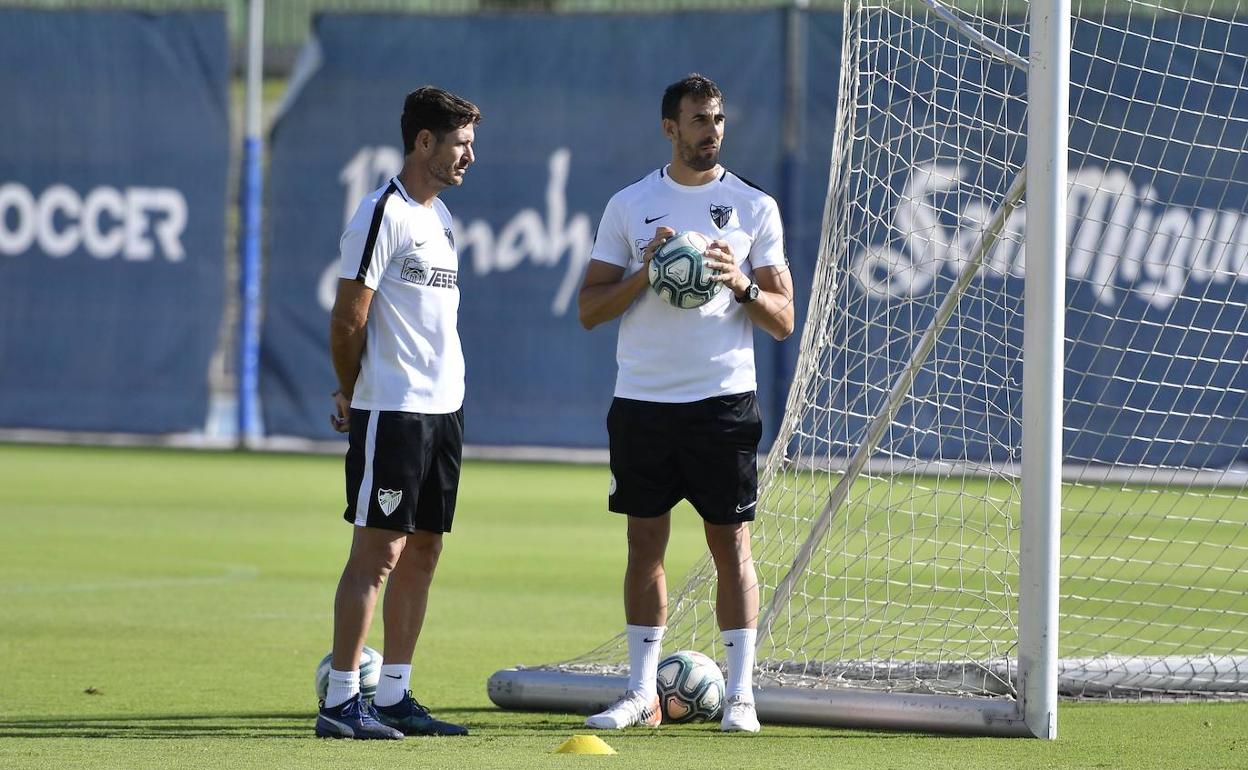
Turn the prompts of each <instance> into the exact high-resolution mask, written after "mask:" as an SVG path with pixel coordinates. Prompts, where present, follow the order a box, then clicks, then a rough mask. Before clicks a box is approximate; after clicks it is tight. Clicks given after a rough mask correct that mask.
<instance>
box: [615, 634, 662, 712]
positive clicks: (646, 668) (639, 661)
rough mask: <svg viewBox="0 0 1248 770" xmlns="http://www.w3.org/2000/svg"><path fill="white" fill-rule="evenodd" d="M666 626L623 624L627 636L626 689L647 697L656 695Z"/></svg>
mask: <svg viewBox="0 0 1248 770" xmlns="http://www.w3.org/2000/svg"><path fill="white" fill-rule="evenodd" d="M666 630H667V627H666V626H624V631H625V633H626V634H627V636H628V689H630V690H632V691H633V692H637V693H641V694H642V695H643V696H645V697H647V698H654V697H656V696H657V695H658V688H657V686H656V682H655V680H656V678H657V675H658V671H659V657H660V655H661V654H662V650H663V645H662V644H661V642H662V641H663V632H664V631H666Z"/></svg>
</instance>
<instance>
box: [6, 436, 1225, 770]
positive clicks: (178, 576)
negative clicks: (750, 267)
mask: <svg viewBox="0 0 1248 770" xmlns="http://www.w3.org/2000/svg"><path fill="white" fill-rule="evenodd" d="M341 487H342V474H341V461H340V460H339V459H337V458H330V457H314V456H282V455H256V454H219V453H193V452H172V451H169V452H161V451H140V450H119V449H88V448H47V447H30V446H0V661H3V666H2V667H0V767H3V768H27V767H30V768H34V767H39V768H44V767H53V766H56V767H92V768H146V767H152V768H174V767H212V768H244V767H245V768H257V767H258V768H269V767H272V768H288V767H300V768H302V767H309V768H312V767H316V768H320V767H323V768H355V767H360V768H364V767H369V768H376V767H391V766H410V767H435V768H436V767H455V768H463V769H465V770H466V769H468V768H529V767H540V768H546V767H560V768H562V767H588V766H599V765H608V766H611V767H618V768H643V767H644V768H653V767H663V766H672V767H719V768H731V767H785V768H793V769H796V768H924V769H925V770H931V769H932V768H960V769H964V768H977V767H990V768H1001V767H1009V768H1013V767H1018V768H1046V767H1080V768H1084V767H1121V768H1233V767H1236V768H1245V767H1248V704H1245V703H1235V704H1122V705H1119V704H1104V703H1063V704H1062V707H1061V711H1060V715H1059V735H1060V738H1059V739H1058V740H1057V741H1054V742H1043V741H1030V740H1019V739H990V738H956V737H945V736H927V735H912V734H901V733H869V732H862V731H850V730H834V729H815V728H796V727H777V726H771V725H769V726H766V727H765V730H764V733H763V734H761V735H758V736H740V735H732V736H728V735H721V734H719V733H718V731H717V730H716V726H715V725H697V726H689V727H674V726H667V727H663V728H661V729H659V730H656V731H642V732H632V733H627V734H624V735H604V736H602V737H604V738H605V739H606V740H607V741H608V742H609V743H610V744H611V745H612V746H614V747H615V748H616V749H617V750H618V751H619V754H618V755H616V756H611V757H595V756H570V755H557V754H553V753H552V751H553V749H554V748H555V747H556V746H558V745H559V744H560V743H561V742H562V741H563V740H565V739H566V738H568V737H570V736H572V735H574V734H581V733H583V732H585V731H584V730H583V729H582V727H581V726H580V719H579V718H578V717H576V716H573V715H567V714H542V713H515V712H503V711H499V710H497V709H495V708H494V707H493V705H492V704H491V703H490V701H489V699H488V697H487V696H486V692H485V681H486V678H487V677H488V676H489V675H490V674H491V673H492V672H493V671H495V670H497V669H499V668H503V667H507V666H511V665H514V664H517V663H526V664H534V663H542V662H550V661H553V660H558V659H564V658H568V657H572V656H574V655H577V654H580V653H582V652H585V651H587V650H588V649H590V648H591V647H592V646H595V645H597V644H598V643H600V642H602V641H605V640H606V639H607V638H609V637H610V636H611V635H613V634H614V633H616V632H617V630H618V629H619V627H620V624H621V622H622V621H621V610H620V607H619V584H620V573H621V569H622V563H623V555H624V551H623V549H624V543H623V537H622V535H623V522H622V521H621V520H620V519H619V518H618V517H615V516H611V515H608V514H606V513H605V512H604V504H605V490H606V472H605V470H604V469H603V468H599V467H570V466H549V465H518V464H517V465H502V464H487V463H469V464H467V465H466V467H465V469H464V477H463V488H462V491H461V502H460V510H459V514H458V517H457V522H456V527H455V532H454V533H453V534H452V535H451V536H449V537H448V539H447V546H446V550H445V553H444V556H443V561H442V566H441V567H440V569H439V574H438V578H437V581H436V582H435V586H434V593H433V597H432V601H431V607H430V614H429V618H428V621H427V623H426V629H425V634H424V636H423V638H422V639H421V642H420V645H419V647H418V649H417V660H416V664H415V666H414V673H413V683H414V687H415V689H416V692H417V696H418V697H419V698H420V699H421V700H422V701H424V702H426V703H428V704H430V705H431V706H433V707H434V709H435V713H438V714H441V715H444V716H446V717H448V718H453V719H455V720H457V721H463V722H465V723H467V724H469V725H470V726H471V728H472V731H473V732H472V735H471V736H469V737H467V738H463V739H445V738H443V739H438V738H409V739H407V740H406V741H403V742H401V743H388V744H386V745H370V744H354V743H351V742H345V741H321V740H317V739H315V738H313V737H312V724H313V715H314V710H315V705H316V704H315V700H314V696H313V692H312V673H313V669H314V667H315V665H316V662H317V660H319V658H320V657H321V655H323V654H324V652H325V651H327V650H328V648H329V640H330V623H331V613H330V608H331V599H332V594H333V590H334V586H335V585H336V582H337V577H338V572H339V570H340V569H341V567H342V561H343V558H344V557H345V554H346V547H347V542H348V538H349V527H348V525H347V524H346V523H345V522H343V521H342V520H341V518H340V511H341V507H342V502H341V500H342V489H341ZM674 525H675V526H674V532H673V538H672V544H671V555H670V559H669V565H668V566H669V571H670V572H671V573H672V579H671V583H672V585H673V587H674V586H676V585H679V575H681V574H683V572H684V571H685V570H686V569H687V568H688V567H689V566H690V565H691V564H692V563H693V562H694V560H695V559H696V558H697V557H698V556H699V555H700V550H701V548H702V545H701V540H700V538H701V528H700V525H699V523H698V521H697V518H696V516H695V515H694V514H693V513H692V512H690V511H685V512H684V515H680V516H678V517H676V521H675V523H674ZM379 630H380V629H379V628H377V629H374V631H375V633H374V640H375V641H376V642H377V644H378V646H379V643H380V634H378V633H376V631H379Z"/></svg>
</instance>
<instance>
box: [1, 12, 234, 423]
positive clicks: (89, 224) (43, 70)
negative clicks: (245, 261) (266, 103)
mask: <svg viewBox="0 0 1248 770" xmlns="http://www.w3.org/2000/svg"><path fill="white" fill-rule="evenodd" d="M226 52H227V47H226V30H225V17H224V14H222V13H219V12H215V13H209V12H203V13H173V14H151V13H138V12H133V13H130V12H89V11H54V12H42V11H22V10H0V112H2V113H3V115H4V119H3V120H0V426H2V427H18V428H43V429H59V430H84V431H113V432H126V433H169V432H179V431H187V430H195V429H200V428H202V427H203V424H204V420H205V415H206V412H207V405H208V362H209V358H210V357H211V355H212V353H213V350H214V349H215V348H216V345H217V341H218V337H219V334H220V323H221V314H222V313H221V309H222V298H223V295H222V291H223V284H224V272H225V269H224V260H223V257H224V248H225V203H226V190H225V185H226V173H227V169H228V166H229V163H228V161H229V150H228V141H229V125H228V121H227V98H226V82H227V81H226V78H227V69H226Z"/></svg>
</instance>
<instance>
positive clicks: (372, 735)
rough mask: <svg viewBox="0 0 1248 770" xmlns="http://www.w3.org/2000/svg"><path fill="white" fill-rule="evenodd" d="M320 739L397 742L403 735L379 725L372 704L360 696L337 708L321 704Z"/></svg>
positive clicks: (319, 714) (317, 729) (319, 719)
mask: <svg viewBox="0 0 1248 770" xmlns="http://www.w3.org/2000/svg"><path fill="white" fill-rule="evenodd" d="M316 736H317V737H318V738H354V739H356V740H359V741H366V740H378V739H380V740H390V741H397V740H402V738H403V733H401V732H399V731H398V730H395V729H394V728H393V727H387V726H386V725H384V724H382V723H381V722H379V721H378V720H377V711H376V709H374V708H373V706H372V704H371V703H365V702H364V697H363V696H361V695H359V694H356V696H355V697H354V698H351V699H349V700H347V701H346V702H344V703H341V704H339V705H337V706H326V705H325V701H321V710H320V713H318V714H317V716H316Z"/></svg>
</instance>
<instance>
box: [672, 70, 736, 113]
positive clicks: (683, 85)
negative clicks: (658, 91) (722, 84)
mask: <svg viewBox="0 0 1248 770" xmlns="http://www.w3.org/2000/svg"><path fill="white" fill-rule="evenodd" d="M686 96H694V97H697V98H698V99H718V100H719V103H720V105H723V103H724V94H723V92H722V91H720V90H719V86H717V85H715V81H713V80H711V79H710V78H708V77H704V76H702V75H699V74H698V73H696V72H693V73H690V74H689V75H686V76H685V77H683V78H681V79H680V80H677V81H676V82H675V83H672V84H671V85H670V86H668V87H667V90H666V91H664V92H663V117H664V118H666V119H667V120H680V100H681V99H684V98H685V97H686Z"/></svg>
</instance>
